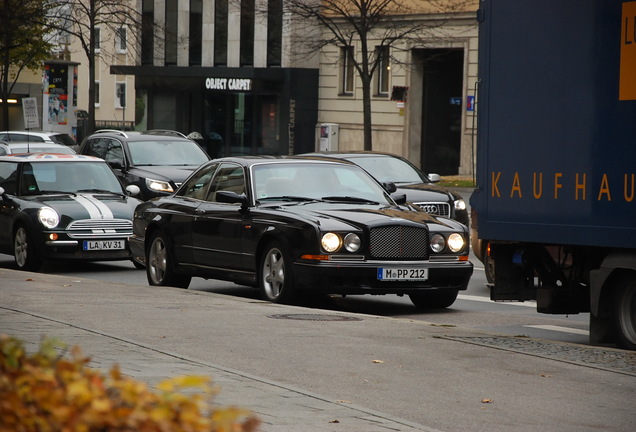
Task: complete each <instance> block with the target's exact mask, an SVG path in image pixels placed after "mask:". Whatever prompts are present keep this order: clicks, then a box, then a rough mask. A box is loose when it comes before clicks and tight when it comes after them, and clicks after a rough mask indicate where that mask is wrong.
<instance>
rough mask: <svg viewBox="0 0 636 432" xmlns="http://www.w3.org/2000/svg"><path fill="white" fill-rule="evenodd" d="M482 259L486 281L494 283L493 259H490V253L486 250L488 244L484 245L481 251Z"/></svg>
mask: <svg viewBox="0 0 636 432" xmlns="http://www.w3.org/2000/svg"><path fill="white" fill-rule="evenodd" d="M482 259H483V264H484V270H485V273H486V281H487V282H488V283H489V284H494V283H495V260H494V259H492V256H490V253H489V252H488V246H484V251H483V252H482Z"/></svg>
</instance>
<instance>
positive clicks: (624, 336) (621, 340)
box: [613, 277, 636, 350]
mask: <svg viewBox="0 0 636 432" xmlns="http://www.w3.org/2000/svg"><path fill="white" fill-rule="evenodd" d="M617 288H618V289H617V291H616V295H615V296H614V305H613V306H614V323H615V328H616V336H617V337H616V339H617V340H616V342H617V344H618V345H619V346H620V347H621V348H624V349H628V350H636V277H631V278H629V279H625V280H624V281H623V282H622V283H620V284H619V286H618V287H617Z"/></svg>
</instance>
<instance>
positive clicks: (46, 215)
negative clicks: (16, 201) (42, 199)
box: [38, 207, 60, 229]
mask: <svg viewBox="0 0 636 432" xmlns="http://www.w3.org/2000/svg"><path fill="white" fill-rule="evenodd" d="M38 220H39V221H40V223H41V224H42V225H44V226H45V227H47V228H49V229H50V228H55V227H56V226H57V224H59V223H60V215H58V214H57V212H56V211H55V210H53V209H52V208H51V207H42V208H40V210H38Z"/></svg>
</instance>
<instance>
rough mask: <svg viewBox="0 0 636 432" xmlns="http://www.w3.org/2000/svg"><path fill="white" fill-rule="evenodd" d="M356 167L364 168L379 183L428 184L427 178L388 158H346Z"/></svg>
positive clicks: (404, 164) (408, 166)
mask: <svg viewBox="0 0 636 432" xmlns="http://www.w3.org/2000/svg"><path fill="white" fill-rule="evenodd" d="M347 159H348V160H350V161H351V162H353V163H355V164H356V165H359V166H361V167H362V168H364V169H365V170H366V171H367V172H368V173H369V174H371V175H372V176H373V177H375V178H376V179H377V180H378V181H380V182H387V181H390V182H393V183H395V184H405V183H430V181H429V180H428V178H426V176H424V174H422V173H421V172H419V171H418V170H416V169H415V168H413V167H412V166H411V165H410V164H408V163H406V162H404V161H403V160H401V159H398V158H394V157H390V156H377V157H375V156H365V157H350V158H347Z"/></svg>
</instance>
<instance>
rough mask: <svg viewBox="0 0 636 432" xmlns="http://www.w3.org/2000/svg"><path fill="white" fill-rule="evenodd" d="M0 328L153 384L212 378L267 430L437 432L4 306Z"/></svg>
mask: <svg viewBox="0 0 636 432" xmlns="http://www.w3.org/2000/svg"><path fill="white" fill-rule="evenodd" d="M0 329H1V333H6V334H9V335H11V336H14V337H17V338H19V339H21V340H22V341H23V342H24V343H25V347H26V349H27V351H28V352H33V351H35V350H37V348H38V346H39V341H40V339H41V336H42V335H44V334H47V335H54V337H56V338H58V339H60V340H61V341H64V342H66V343H67V344H68V345H69V347H70V346H73V345H77V346H79V347H80V348H81V349H82V353H83V354H84V355H89V356H90V357H91V362H90V363H89V366H90V367H92V368H96V369H100V370H102V371H104V372H106V371H108V370H109V369H110V368H111V367H112V366H113V365H114V364H119V365H120V367H121V371H122V373H124V374H126V375H129V376H132V377H134V378H135V379H137V380H140V381H143V382H146V383H147V384H149V385H152V384H156V383H158V382H160V381H162V380H164V379H167V378H172V377H175V376H181V375H204V376H210V377H212V378H213V381H214V384H216V385H219V386H221V388H222V391H221V392H220V393H219V394H218V395H217V396H216V397H215V403H217V404H219V405H222V406H228V405H236V406H241V407H248V408H249V409H250V410H251V411H252V412H254V413H256V414H257V415H258V417H259V419H260V420H261V421H262V422H263V424H262V426H261V430H263V431H268V432H269V431H271V432H276V431H298V432H312V431H316V432H318V431H338V430H346V431H347V432H351V431H360V432H363V431H368V432H372V431H431V432H434V429H430V428H426V427H425V426H422V425H416V424H412V423H410V422H408V421H406V420H402V419H396V418H392V417H391V416H389V415H387V414H383V413H379V412H374V411H371V410H369V409H365V408H363V407H358V406H355V405H352V404H350V403H347V402H346V401H342V402H338V401H335V402H334V401H330V400H327V399H325V398H323V397H321V396H319V395H314V394H310V393H308V392H306V391H303V390H301V389H297V388H293V387H290V386H287V385H282V384H280V383H276V382H272V381H268V380H266V379H263V378H259V377H256V376H252V375H249V374H246V373H243V372H239V371H235V370H231V369H228V368H224V367H222V366H219V365H214V364H210V363H206V362H203V361H201V360H197V359H194V358H188V357H186V356H184V355H182V354H178V353H174V352H168V351H164V350H161V349H157V348H154V347H151V346H147V345H145V344H142V343H140V342H137V341H133V340H127V339H123V338H121V337H117V336H115V335H110V334H107V333H103V332H100V331H98V330H95V329H89V328H82V327H78V326H74V325H72V324H70V323H67V322H64V321H61V320H56V319H52V318H50V317H46V316H43V315H39V314H33V313H28V312H24V311H18V310H10V309H5V308H2V307H0ZM339 425H342V427H340V426H339Z"/></svg>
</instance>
